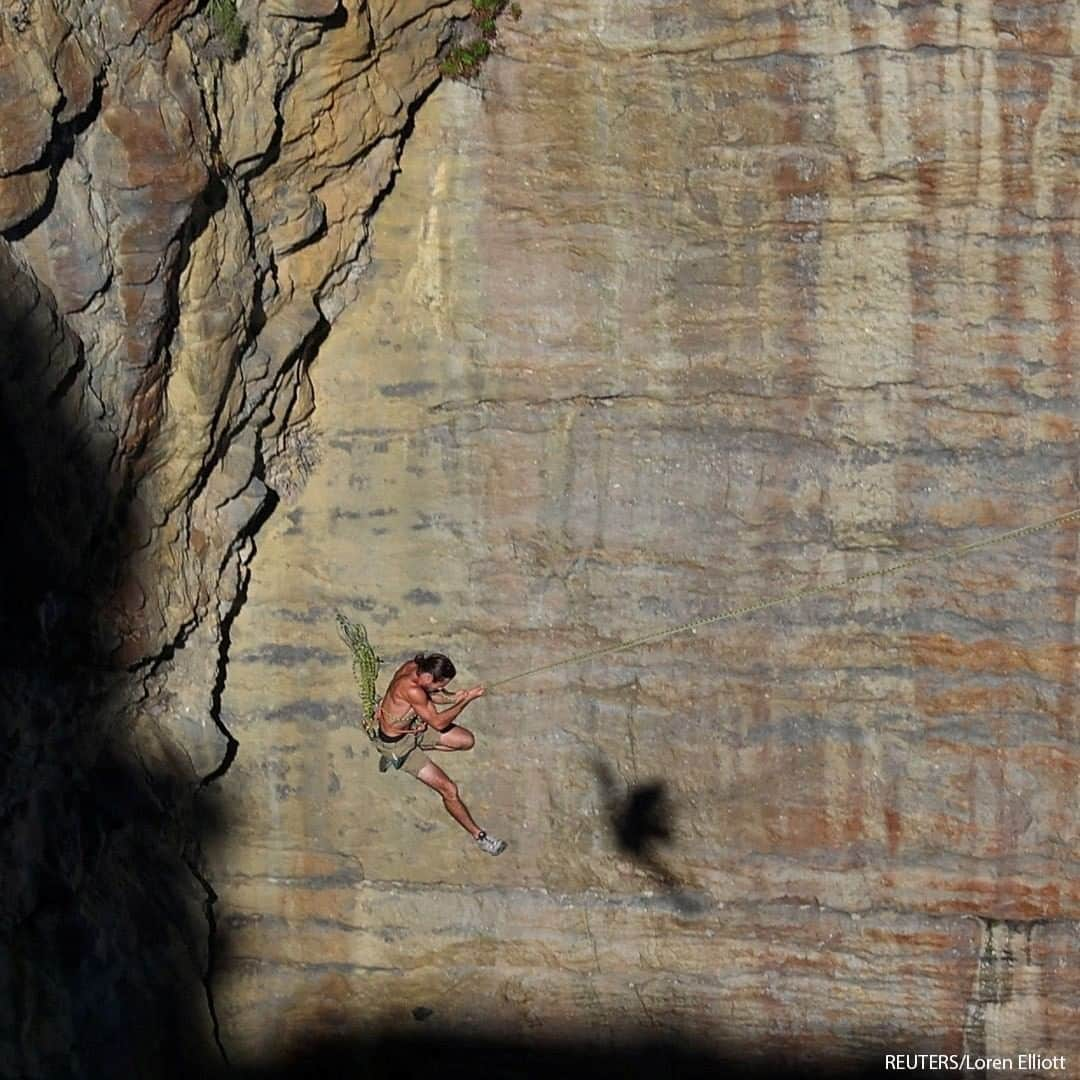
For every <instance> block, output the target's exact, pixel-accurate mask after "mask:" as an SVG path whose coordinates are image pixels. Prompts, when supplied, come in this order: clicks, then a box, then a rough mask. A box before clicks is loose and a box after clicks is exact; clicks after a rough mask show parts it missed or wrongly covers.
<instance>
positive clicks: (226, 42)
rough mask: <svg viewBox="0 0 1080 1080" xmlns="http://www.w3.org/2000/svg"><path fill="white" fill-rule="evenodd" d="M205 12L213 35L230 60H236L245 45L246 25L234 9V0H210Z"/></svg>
mask: <svg viewBox="0 0 1080 1080" xmlns="http://www.w3.org/2000/svg"><path fill="white" fill-rule="evenodd" d="M207 14H208V15H209V17H210V26H211V27H212V29H213V31H214V37H215V38H216V39H217V41H218V42H219V43H220V45H221V48H222V51H223V52H224V53H225V55H226V56H228V57H229V59H230V60H237V59H239V57H240V56H241V55H242V54H243V52H244V46H245V45H247V27H246V26H245V25H244V23H243V21H242V20H241V18H240V16H239V14H238V13H237V11H236V0H210V4H209V7H208V8H207Z"/></svg>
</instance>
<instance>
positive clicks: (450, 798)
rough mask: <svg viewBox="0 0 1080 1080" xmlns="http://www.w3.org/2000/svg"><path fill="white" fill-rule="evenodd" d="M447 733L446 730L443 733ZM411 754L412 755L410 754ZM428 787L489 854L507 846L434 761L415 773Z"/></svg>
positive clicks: (426, 763) (428, 762)
mask: <svg viewBox="0 0 1080 1080" xmlns="http://www.w3.org/2000/svg"><path fill="white" fill-rule="evenodd" d="M443 734H445V732H444V733H443ZM410 756H411V755H410ZM415 775H416V778H417V780H422V781H423V782H424V783H425V784H427V786H428V787H430V788H434V789H435V790H436V791H437V792H438V793H439V794H440V795H441V796H442V800H443V806H445V807H446V812H447V813H448V814H449V815H450V816H451V817H452V818H453V819H454V820H455V821H456V822H457V823H458V824H459V825H460V826H461V827H462V828H463V829H464V830H465V831H466V832H467V833H468V834H469V835H470V836H471V837H472V838H473V839H474V840H475V841H476V842H477V843H478V844H479V845H480V847H481V848H482V849H483V850H484V851H486V852H487V853H488V854H489V855H498V854H499V853H500V852H501V851H503V849H504V848H505V847H506V841H504V840H496V839H495V837H493V836H488V834H487V833H486V832H484V830H483V829H481V828H480V826H479V825H477V824H476V822H475V821H473V819H472V815H471V814H470V813H469V811H468V808H467V807H466V806H465V804H464V803H463V802H462V801H461V796H460V795H459V794H458V788H457V784H455V783H454V781H453V780H451V779H450V777H449V776H447V775H446V773H444V772H443V771H442V769H440V768H439V766H438V765H436V764H435V763H434V762H433V761H427V762H425V763H424V766H423V767H422V768H421V769H420V770H419V771H418V772H417V773H416V774H415Z"/></svg>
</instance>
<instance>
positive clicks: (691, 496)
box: [212, 0, 1080, 1068]
mask: <svg viewBox="0 0 1080 1080" xmlns="http://www.w3.org/2000/svg"><path fill="white" fill-rule="evenodd" d="M1071 18H1072V16H1071V14H1070V11H1069V8H1068V6H1067V5H1056V4H1050V5H1023V4H1016V5H1001V4H992V3H970V4H963V5H961V6H960V7H956V8H947V9H946V8H941V7H932V6H928V5H900V6H899V7H893V6H886V5H882V4H875V3H854V2H853V3H832V2H822V3H813V4H806V5H801V6H797V7H796V8H794V9H792V8H785V7H780V6H775V5H769V4H757V5H745V4H743V5H693V4H688V5H681V6H680V5H672V4H667V3H663V4H662V3H619V2H610V3H603V2H600V0H579V2H576V3H575V2H571V0H565V2H564V0H554V2H551V3H544V4H537V5H529V6H527V9H526V11H525V13H524V16H523V18H522V20H521V21H520V23H517V24H508V26H507V28H506V29H505V30H504V31H503V35H502V37H501V38H500V40H501V42H502V43H503V48H504V52H503V53H502V54H500V55H497V56H496V57H495V58H494V59H493V60H492V61H491V62H490V64H489V65H488V66H487V67H486V68H485V70H484V74H483V76H482V77H481V80H480V88H481V89H482V93H479V92H477V90H476V89H470V88H464V87H460V86H455V87H452V88H451V87H447V88H442V89H440V91H439V92H438V93H437V94H436V95H434V96H433V98H432V99H431V101H430V102H429V103H428V105H427V107H426V108H425V109H424V110H423V112H422V113H421V114H420V115H419V117H418V120H417V125H416V129H415V131H414V133H413V135H412V138H411V139H410V142H409V145H408V148H407V151H406V154H405V157H404V159H403V168H402V174H401V176H400V177H399V180H398V182H397V184H396V186H395V189H394V192H393V193H392V195H391V196H390V197H389V198H388V199H387V200H386V201H385V202H384V203H383V204H382V206H381V209H380V213H379V216H378V219H377V222H376V226H375V230H374V234H373V239H372V248H371V252H372V261H371V265H370V267H369V269H368V271H367V274H366V276H365V277H364V278H363V279H362V280H361V281H360V282H359V285H358V289H359V295H360V296H361V297H362V303H358V304H356V305H354V306H353V307H351V308H347V309H345V310H343V311H342V312H341V313H340V315H339V316H338V318H337V319H336V320H335V321H334V325H333V328H332V330H331V332H330V334H329V337H328V338H327V340H326V343H325V344H324V346H323V348H322V350H321V353H320V361H319V364H318V365H317V366H316V368H315V369H314V372H313V377H314V380H315V400H316V403H317V405H316V410H315V413H314V417H313V422H312V425H311V429H310V430H311V434H312V440H313V441H312V443H310V444H309V445H308V447H307V448H306V449H305V451H304V454H305V457H304V460H306V461H314V462H315V465H314V467H313V468H312V469H311V471H310V474H309V475H307V479H306V486H303V487H302V488H300V486H299V485H297V490H296V491H295V492H290V493H289V495H288V496H287V497H286V498H285V499H284V500H283V504H282V505H281V506H280V507H279V511H278V513H277V514H276V515H275V517H274V518H273V519H272V520H271V521H270V522H269V524H268V525H267V527H266V529H265V530H264V533H263V534H262V536H261V538H260V553H259V557H258V560H257V563H256V567H257V570H256V574H255V577H254V579H253V581H252V583H251V587H250V590H249V594H248V602H247V605H246V607H245V609H244V612H243V615H242V617H241V618H240V619H239V620H238V621H237V622H236V624H235V626H234V627H233V649H232V663H231V665H230V670H229V681H228V684H227V686H226V689H225V693H224V697H223V713H224V715H225V716H226V718H227V723H228V726H229V729H230V730H231V731H232V732H233V734H234V735H235V736H236V738H237V739H238V740H239V746H240V751H239V754H238V755H237V758H236V762H235V764H234V765H233V768H232V769H231V771H230V773H229V777H228V780H229V782H228V783H227V784H225V785H222V786H221V787H220V788H218V789H217V791H216V794H215V796H214V797H215V799H217V800H218V801H219V804H220V810H219V812H220V814H221V816H222V818H223V819H224V820H228V821H229V822H230V823H231V826H232V831H231V833H230V835H229V836H227V837H223V838H222V839H221V843H220V844H218V845H217V847H216V851H215V856H214V859H213V861H212V865H213V874H212V877H213V880H214V881H215V883H216V887H217V888H218V889H219V890H220V892H221V895H222V911H223V914H222V919H223V925H225V926H227V927H228V934H227V942H228V946H227V951H228V956H229V960H228V963H227V965H225V966H224V967H223V969H222V971H221V979H220V980H219V982H218V984H217V985H218V996H217V1001H218V1007H219V1010H220V1014H221V1016H222V1017H223V1023H224V1026H225V1028H226V1030H227V1031H228V1033H229V1036H230V1037H231V1039H232V1040H233V1042H232V1045H233V1046H234V1048H235V1049H236V1051H237V1053H238V1054H240V1055H250V1056H259V1055H263V1054H270V1053H272V1051H273V1049H274V1048H275V1047H279V1046H280V1045H282V1043H288V1042H290V1041H292V1040H296V1039H300V1038H303V1037H309V1036H311V1035H312V1034H316V1035H318V1034H329V1033H337V1032H340V1031H342V1030H344V1029H348V1027H349V1026H350V1024H354V1023H355V1024H357V1025H363V1026H364V1027H365V1028H366V1029H368V1030H370V1026H371V1025H374V1026H376V1027H378V1026H379V1025H382V1026H383V1027H384V1028H385V1030H386V1031H387V1032H388V1033H390V1034H389V1035H388V1038H393V1037H394V1035H395V1034H402V1037H403V1038H407V1037H408V1033H409V1029H410V1028H414V1027H416V1026H417V1025H418V1024H420V1023H422V1022H423V1018H424V1017H428V1016H432V1023H436V1022H437V1023H439V1024H440V1030H443V1031H445V1030H447V1029H458V1028H460V1029H461V1030H463V1031H467V1030H472V1029H475V1028H476V1026H477V1025H480V1026H482V1027H483V1028H484V1030H490V1031H499V1032H504V1033H510V1034H512V1035H513V1036H514V1037H520V1038H523V1039H525V1040H528V1041H530V1042H532V1043H538V1042H541V1041H542V1040H544V1039H547V1038H551V1037H555V1036H557V1035H559V1034H560V1033H566V1032H574V1033H578V1034H579V1035H580V1036H581V1037H582V1038H585V1039H592V1040H599V1041H601V1042H603V1041H604V1040H606V1039H608V1038H611V1037H613V1036H615V1035H617V1034H625V1033H626V1032H629V1031H637V1032H642V1031H644V1032H646V1033H648V1034H650V1035H658V1034H670V1033H678V1034H679V1035H680V1036H682V1037H684V1038H687V1037H689V1038H694V1037H700V1038H702V1039H706V1040H708V1041H709V1042H710V1044H712V1045H714V1046H719V1047H721V1048H722V1049H723V1050H725V1051H726V1052H728V1053H729V1054H730V1055H734V1056H737V1057H763V1058H770V1059H774V1058H777V1057H780V1058H785V1057H790V1058H798V1059H799V1060H801V1061H811V1062H814V1063H818V1064H821V1065H822V1067H831V1066H835V1067H837V1068H839V1067H840V1066H841V1065H844V1064H851V1063H854V1062H858V1061H860V1060H862V1059H867V1060H871V1061H876V1062H878V1063H880V1056H879V1055H880V1053H881V1052H884V1051H903V1050H906V1049H910V1048H913V1047H918V1048H920V1049H924V1050H934V1051H940V1052H949V1053H959V1052H961V1051H962V1050H967V1051H969V1052H971V1053H972V1054H984V1053H985V1054H993V1055H1002V1054H1006V1053H1011V1054H1019V1053H1023V1052H1025V1051H1028V1050H1035V1049H1042V1050H1043V1051H1045V1052H1047V1053H1059V1054H1067V1055H1069V1056H1070V1057H1071V1058H1076V1059H1077V1060H1080V1043H1078V1042H1077V1034H1076V1030H1075V1025H1073V1024H1072V1023H1071V1022H1070V1020H1069V1010H1070V1009H1071V1007H1072V1006H1071V1004H1070V1003H1071V1002H1074V1001H1075V1000H1076V997H1077V995H1078V994H1080V983H1078V982H1077V976H1076V974H1075V970H1074V969H1075V964H1073V963H1072V961H1071V960H1070V959H1069V957H1070V955H1072V954H1073V953H1075V943H1076V938H1075V935H1076V931H1077V921H1076V920H1077V918H1078V912H1080V893H1078V891H1077V886H1076V873H1075V870H1076V858H1077V851H1078V845H1080V825H1078V818H1077V814H1076V809H1075V776H1076V771H1077V765H1078V746H1077V731H1076V680H1077V668H1078V639H1077V632H1078V631H1077V606H1076V603H1077V579H1076V558H1077V530H1076V527H1075V523H1074V524H1073V525H1072V526H1070V527H1067V528H1061V529H1057V530H1053V531H1047V532H1044V533H1040V534H1038V535H1036V536H1032V537H1028V538H1026V539H1023V540H1020V541H1017V542H1014V543H1012V544H1009V545H1003V546H1000V547H993V548H989V549H986V550H983V551H981V552H978V553H974V554H973V555H972V556H971V557H969V558H967V559H964V560H957V561H954V562H948V563H935V564H929V565H925V566H921V567H917V568H915V569H913V570H912V571H911V572H909V573H908V574H906V575H904V576H903V577H895V578H888V579H884V580H878V581H871V582H869V583H868V584H867V585H866V586H865V587H864V588H862V589H860V590H858V591H856V592H854V593H851V594H850V595H842V596H840V595H834V596H831V597H829V598H822V599H818V600H815V601H812V602H808V603H805V604H803V605H800V606H797V607H789V608H786V609H778V610H775V611H771V612H767V613H762V614H759V615H757V616H755V617H753V618H750V619H747V620H745V621H742V622H739V623H735V624H726V625H722V626H720V627H717V628H714V629H713V630H710V631H708V632H707V633H701V634H697V635H686V636H682V637H679V638H674V639H671V640H669V641H666V642H663V643H661V644H657V645H655V646H653V647H649V648H647V649H642V650H637V651H632V652H622V653H618V654H614V655H611V656H608V657H605V658H603V659H601V660H596V661H592V662H588V663H584V664H579V665H574V666H567V667H565V668H563V669H561V670H558V671H555V672H550V673H545V674H540V675H537V676H534V677H531V678H530V679H528V680H525V679H523V680H521V681H519V682H514V683H511V684H508V685H507V686H505V687H502V688H500V689H499V690H498V692H497V693H493V694H492V695H491V696H490V697H488V698H486V699H483V700H481V701H480V702H479V703H477V704H475V705H472V706H470V708H469V710H468V712H467V713H466V715H465V717H464V718H463V722H464V723H465V724H466V726H469V727H471V728H472V729H473V730H474V731H476V732H477V733H478V736H479V738H478V744H477V747H476V749H475V750H474V751H473V752H471V753H469V754H455V755H443V756H441V757H440V758H439V759H438V763H439V764H440V765H443V767H444V768H445V769H446V770H447V771H448V772H449V773H450V774H451V775H452V776H453V777H454V779H455V780H457V781H458V782H459V784H460V786H461V790H462V793H463V796H464V798H465V801H466V802H467V803H468V804H469V805H470V807H471V808H472V809H473V811H474V813H475V814H476V816H477V818H478V819H479V821H480V823H481V824H482V825H484V826H486V827H488V828H490V829H491V830H492V831H493V832H495V833H497V834H500V835H502V834H506V835H508V836H509V839H510V841H511V846H510V848H509V850H508V851H507V853H506V854H504V855H502V856H500V857H499V858H498V859H497V860H492V859H488V858H486V857H484V856H482V855H480V854H478V853H477V852H475V851H474V850H473V849H472V848H471V847H470V845H469V844H468V842H467V839H466V837H465V835H464V833H462V832H461V831H460V830H458V828H457V826H455V825H454V824H453V823H452V822H450V820H449V818H448V817H446V816H445V815H444V813H443V810H442V808H441V805H440V803H439V800H438V797H437V796H436V795H434V793H432V792H430V791H428V790H426V789H425V788H424V787H422V786H421V785H419V784H417V783H416V782H415V781H413V780H412V779H411V778H409V777H407V776H404V775H401V774H397V775H395V774H391V775H388V776H380V775H378V773H377V772H376V769H375V760H374V757H373V755H372V752H371V750H370V748H369V747H368V745H367V743H366V740H365V738H364V737H363V735H362V733H361V732H360V730H359V728H358V726H357V713H358V700H357V698H356V696H355V690H354V687H353V685H352V683H351V678H350V675H349V672H348V664H347V660H346V657H345V656H344V654H343V652H342V649H341V645H340V643H339V642H338V640H337V638H336V634H335V630H334V625H333V618H332V614H333V610H334V609H335V608H336V607H340V608H343V609H345V610H347V611H351V612H352V613H354V614H356V615H359V616H360V617H361V618H364V619H365V620H366V621H367V623H368V626H369V628H370V630H371V632H372V636H373V638H374V640H375V642H376V645H377V647H378V648H379V650H380V651H381V653H382V655H383V656H384V657H385V658H387V661H388V663H389V664H390V665H393V664H396V663H399V662H401V661H402V660H404V659H407V658H408V657H410V656H411V655H412V653H413V652H415V651H417V650H418V649H436V650H442V651H446V652H448V653H450V655H451V656H452V657H453V658H454V659H455V661H456V662H457V663H458V666H459V669H460V670H461V672H462V675H461V680H462V682H463V683H466V684H467V683H469V682H471V681H473V680H477V681H479V680H495V679H499V678H502V677H504V676H507V675H510V674H513V673H515V672H519V671H523V670H525V669H528V668H531V667H533V666H537V665H541V664H543V663H545V662H547V661H549V660H551V659H554V658H558V657H562V656H569V655H572V654H575V653H577V652H580V651H585V650H589V649H593V648H596V647H598V646H602V645H605V644H610V643H613V642H615V641H617V640H620V639H624V638H633V637H635V636H638V635H641V634H645V633H648V632H649V631H651V630H653V629H656V628H658V627H662V626H665V625H669V624H676V623H679V622H682V621H684V620H688V619H692V618H695V617H698V616H701V615H705V614H711V613H713V612H716V611H718V610H721V609H724V608H727V607H732V606H737V605H741V604H744V603H749V602H752V601H754V600H756V599H758V598H761V597H762V596H767V595H771V594H774V593H777V592H780V591H783V590H784V589H788V588H794V587H800V586H811V585H815V584H825V583H827V582H829V581H831V580H835V579H837V578H840V577H843V576H845V575H847V574H855V573H860V572H863V571H869V570H873V569H877V568H882V567H885V566H887V565H889V564H890V563H892V562H895V561H897V560H899V559H901V558H904V557H908V556H911V555H915V554H920V553H930V552H933V551H937V550H939V549H942V548H945V547H949V546H952V545H957V544H960V543H964V542H967V541H973V540H976V539H982V538H985V537H987V536H989V535H992V534H993V533H994V532H996V531H1003V530H1006V529H1009V528H1011V527H1014V526H1019V525H1022V524H1024V523H1026V522H1031V521H1037V520H1040V519H1043V518H1049V517H1052V516H1054V515H1055V514H1058V513H1061V512H1063V511H1064V510H1067V509H1070V508H1072V507H1074V506H1076V505H1077V503H1078V501H1080V490H1078V480H1080V476H1078V473H1077V458H1076V436H1077V421H1078V416H1080V414H1078V402H1077V385H1076V380H1075V377H1074V376H1075V369H1074V361H1073V354H1072V335H1073V331H1074V326H1075V311H1074V307H1073V305H1072V302H1071V297H1072V294H1073V292H1074V291H1075V288H1074V281H1075V277H1076V273H1077V269H1078V259H1080V249H1078V245H1077V237H1076V232H1075V224H1074V222H1075V217H1076V202H1075V194H1076V193H1075V185H1074V180H1073V177H1074V174H1075V150H1076V147H1075V142H1074V129H1075V125H1076V119H1077V118H1076V111H1075V107H1076V102H1075V91H1074V85H1073V84H1074V79H1075V62H1074V59H1073V55H1072V48H1073V46H1072V33H1073V31H1072V29H1071V24H1070V21H1069V20H1070V19H1071ZM310 212H311V211H310V209H309V208H308V207H307V206H306V205H305V206H300V205H299V204H298V205H297V209H296V210H295V212H294V216H293V218H292V219H291V220H293V221H301V220H306V219H305V215H307V214H309V213H310ZM297 227H299V226H297ZM303 471H306V470H299V471H298V472H297V473H296V474H294V475H299V472H303ZM432 1013H433V1014H434V1015H432ZM583 1017H587V1020H584V1019H583ZM422 1034H425V1032H424V1031H420V1030H419V1029H418V1035H422Z"/></svg>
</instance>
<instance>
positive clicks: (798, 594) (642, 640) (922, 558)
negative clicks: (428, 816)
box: [487, 507, 1080, 690]
mask: <svg viewBox="0 0 1080 1080" xmlns="http://www.w3.org/2000/svg"><path fill="white" fill-rule="evenodd" d="M1076 519H1080V507H1078V508H1077V509H1075V510H1070V511H1069V512H1068V513H1067V514H1061V515H1059V516H1058V517H1054V518H1048V519H1047V520H1046V521H1040V522H1037V523H1036V524H1034V525H1025V526H1024V527H1023V528H1020V529H1012V530H1011V531H1009V532H1004V533H999V534H998V535H997V536H991V537H988V538H987V539H986V540H976V541H975V542H974V543H971V544H962V545H961V546H960V547H954V548H945V549H944V550H943V551H933V552H931V553H930V554H928V555H916V556H914V557H913V558H910V559H905V560H904V561H903V562H898V563H894V564H893V565H892V566H887V567H885V569H884V570H868V571H866V572H865V573H862V574H855V575H853V576H852V577H846V578H844V579H843V580H842V581H836V582H833V583H832V584H831V585H817V586H814V587H812V588H808V589H795V590H793V591H791V592H786V593H781V594H780V595H779V596H773V597H770V598H769V599H767V600H757V601H755V602H754V603H750V604H744V605H743V606H741V607H736V608H729V609H728V610H727V611H722V612H720V614H719V615H708V616H706V617H705V618H701V619H694V620H692V621H691V622H687V623H683V624H682V625H680V626H673V627H670V628H668V629H666V630H657V631H655V632H654V633H651V634H645V635H644V636H642V637H637V638H634V639H633V640H631V641H621V642H619V643H618V644H616V645H606V646H604V647H602V648H599V649H590V650H589V651H588V652H583V653H578V654H577V655H576V656H567V657H564V658H563V659H562V660H553V661H552V662H551V663H549V664H541V665H539V666H538V667H534V668H529V669H528V670H527V671H519V672H517V673H516V674H515V675H507V676H506V677H505V678H502V679H497V680H496V681H495V682H491V683H487V688H488V690H492V689H494V688H495V687H497V686H505V685H506V684H507V683H510V682H514V681H515V680H517V679H524V678H525V677H526V676H527V675H537V674H539V673H540V672H541V671H551V670H553V669H554V668H559V667H565V666H566V665H567V664H576V663H579V662H581V661H582V660H591V659H593V658H594V657H597V656H607V655H608V654H609V653H616V652H623V651H624V650H626V649H633V648H636V647H637V646H638V645H645V644H646V643H648V642H651V641H660V640H661V639H662V638H668V637H674V636H675V635H676V634H685V633H689V632H691V631H694V630H697V629H699V628H700V627H702V626H711V625H712V624H713V623H718V622H723V621H724V620H726V619H735V618H738V617H739V616H740V615H749V614H750V613H751V612H754V611H762V610H763V609H765V608H770V607H777V606H779V605H780V604H790V603H794V602H795V601H796V600H805V599H806V598H807V597H810V596H820V595H821V594H822V593H828V592H840V591H842V590H844V589H850V588H853V587H854V586H855V585H858V584H859V583H860V582H863V581H869V580H871V579H872V578H880V577H888V576H889V575H890V574H899V573H900V572H901V571H902V570H908V569H910V568H911V567H912V566H919V565H921V564H923V563H930V562H944V561H945V560H947V559H957V558H959V557H960V556H962V555H967V554H969V553H970V552H972V551H978V550H979V549H980V548H987V547H991V546H993V545H994V544H1004V543H1007V542H1008V541H1009V540H1017V539H1019V538H1020V537H1021V536H1030V535H1031V534H1032V533H1037V532H1043V531H1044V530H1046V529H1052V528H1054V527H1055V526H1058V525H1063V524H1065V522H1067V521H1073V520H1076Z"/></svg>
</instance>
